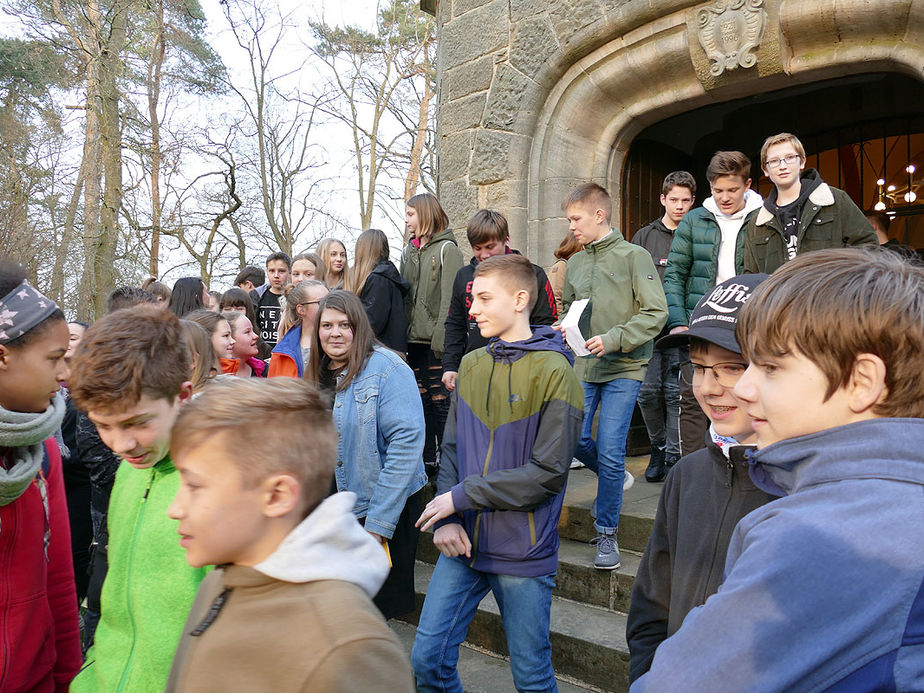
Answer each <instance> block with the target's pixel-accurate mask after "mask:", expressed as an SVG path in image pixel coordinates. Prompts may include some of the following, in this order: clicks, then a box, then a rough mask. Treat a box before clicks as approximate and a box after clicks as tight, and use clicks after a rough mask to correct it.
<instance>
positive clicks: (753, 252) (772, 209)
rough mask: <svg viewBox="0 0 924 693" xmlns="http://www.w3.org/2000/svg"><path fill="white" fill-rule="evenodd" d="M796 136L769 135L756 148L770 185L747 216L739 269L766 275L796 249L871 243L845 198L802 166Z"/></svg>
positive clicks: (801, 151)
mask: <svg viewBox="0 0 924 693" xmlns="http://www.w3.org/2000/svg"><path fill="white" fill-rule="evenodd" d="M805 163H806V157H805V147H803V146H802V142H800V141H799V138H798V137H796V136H795V135H793V134H791V133H788V132H781V133H779V134H777V135H771V136H770V137H768V138H767V139H766V140H765V141H764V144H763V146H762V147H761V148H760V168H761V169H762V170H763V172H764V174H765V175H766V176H767V178H769V179H770V180H771V182H772V183H773V190H771V191H770V194H769V195H767V199H766V200H764V202H763V205H762V206H761V208H760V211H759V212H758V213H757V214H756V215H755V216H753V217H750V218H749V219H748V224H747V229H746V231H745V234H744V236H745V243H744V260H743V262H744V271H745V272H767V273H771V272H773V271H774V270H776V268H777V267H779V266H780V265H782V264H783V263H784V262H788V261H789V260H792V259H793V258H794V257H795V256H796V255H798V254H800V253H806V252H808V251H810V250H822V249H824V248H842V247H844V246H850V245H873V246H874V245H876V243H877V241H876V234H875V232H874V231H873V228H872V226H871V225H870V223H869V221H868V220H867V219H866V217H865V216H864V214H863V212H861V211H860V208H859V207H857V206H856V205H855V204H854V202H853V200H851V199H850V196H849V195H848V194H847V193H845V192H844V191H843V190H839V189H837V188H835V187H832V186H830V185H828V184H827V183H825V182H824V181H823V180H822V179H821V176H819V175H818V171H816V170H815V169H813V168H809V169H806V168H805Z"/></svg>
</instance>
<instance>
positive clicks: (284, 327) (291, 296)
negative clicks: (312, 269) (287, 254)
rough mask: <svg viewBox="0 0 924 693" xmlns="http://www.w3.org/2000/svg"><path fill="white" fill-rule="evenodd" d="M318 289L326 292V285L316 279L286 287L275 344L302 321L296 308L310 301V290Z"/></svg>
mask: <svg viewBox="0 0 924 693" xmlns="http://www.w3.org/2000/svg"><path fill="white" fill-rule="evenodd" d="M293 262H294V260H293ZM319 287H320V288H322V289H324V291H327V290H328V288H327V284H325V283H324V282H322V281H320V280H318V279H302V281H300V282H299V283H298V284H295V285H290V286H288V287H286V309H285V311H283V314H282V318H281V319H280V320H279V332H278V333H277V334H276V341H277V342H278V341H279V340H280V339H282V338H283V337H285V336H286V332H288V331H289V330H291V329H292V328H293V327H295V326H296V325H297V324H299V323H300V322H301V321H302V318H301V316H300V315H299V314H298V306H299V304H302V303H307V302H308V301H309V300H310V299H311V290H312V289H315V288H319Z"/></svg>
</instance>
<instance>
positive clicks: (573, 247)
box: [555, 231, 584, 260]
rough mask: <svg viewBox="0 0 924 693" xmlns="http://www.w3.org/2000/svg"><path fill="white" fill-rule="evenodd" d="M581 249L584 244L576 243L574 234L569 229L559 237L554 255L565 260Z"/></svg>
mask: <svg viewBox="0 0 924 693" xmlns="http://www.w3.org/2000/svg"><path fill="white" fill-rule="evenodd" d="M582 250H584V246H582V245H581V244H580V243H578V242H577V239H576V238H575V237H574V234H573V233H571V232H570V231H569V232H568V233H566V234H565V237H564V238H562V239H561V243H559V244H558V247H557V248H556V249H555V257H557V258H558V259H559V260H567V259H568V258H570V257H571V256H572V255H574V254H575V253H579V252H581V251H582Z"/></svg>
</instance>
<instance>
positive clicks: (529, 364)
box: [411, 251, 644, 693]
mask: <svg viewBox="0 0 924 693" xmlns="http://www.w3.org/2000/svg"><path fill="white" fill-rule="evenodd" d="M641 252H644V251H641ZM536 288H537V287H536V273H535V271H534V270H533V266H532V264H531V263H530V262H529V260H527V259H526V258H524V257H522V256H520V255H501V256H497V257H490V258H487V259H486V260H484V261H483V262H480V263H479V264H478V267H477V268H476V270H475V278H474V281H473V284H472V306H471V308H470V309H469V313H470V314H471V316H472V317H473V318H475V320H476V321H477V323H478V327H479V329H480V330H481V336H482V337H484V338H486V339H490V340H491V341H490V342H489V343H488V346H487V347H482V348H481V349H477V350H475V351H473V352H471V353H469V354H467V355H466V356H465V357H463V359H462V363H461V365H460V367H459V379H458V383H457V386H456V389H455V391H454V392H453V397H452V402H451V405H450V410H449V418H448V419H447V420H446V431H445V433H444V436H443V447H442V463H441V465H440V473H439V478H438V481H437V493H438V495H437V497H436V498H434V499H433V500H432V501H431V502H430V503H429V504H427V507H426V508H425V509H424V512H423V514H422V515H421V516H420V519H419V520H418V521H417V524H418V526H420V525H423V527H422V529H428V528H429V527H431V526H435V527H436V531H435V532H434V534H433V543H434V544H435V545H436V546H437V548H439V549H440V551H441V552H442V555H441V556H440V557H439V560H438V561H437V563H436V568H435V569H434V571H433V577H432V578H431V580H430V585H429V587H428V588H427V597H426V599H425V600H424V605H423V610H422V611H421V614H420V622H419V624H418V626H417V637H416V639H415V641H414V650H413V653H412V655H411V659H412V662H413V665H414V673H415V674H416V676H417V690H418V692H419V693H428V692H435V691H439V692H440V693H446V692H450V691H451V692H452V693H461V691H462V683H461V681H460V680H459V674H458V672H457V671H456V664H457V662H458V659H459V645H460V644H461V643H462V641H463V640H464V639H465V634H466V632H467V631H468V626H469V623H470V622H471V620H472V618H473V617H474V616H475V610H476V609H477V607H478V604H479V603H480V602H481V600H482V598H483V597H484V596H485V595H486V594H487V593H488V591H492V592H494V594H495V596H496V598H497V603H498V605H499V607H500V612H501V619H502V620H503V622H504V630H505V632H506V634H507V647H508V648H509V650H510V667H511V669H512V671H513V681H514V684H515V685H516V688H517V690H521V691H527V690H529V691H556V690H557V686H556V683H555V672H554V671H553V669H552V646H551V643H550V641H549V618H550V609H551V603H552V589H553V587H554V585H555V573H556V571H557V569H558V520H559V516H560V515H561V507H562V501H563V499H564V495H565V482H566V481H567V478H568V468H569V465H570V463H571V456H572V454H573V453H574V449H575V447H576V445H577V442H578V438H579V435H580V431H581V401H582V400H581V388H580V385H579V384H578V380H577V378H576V377H575V375H574V372H573V370H572V368H571V362H570V358H569V352H568V351H567V349H566V348H565V345H564V343H563V342H562V339H561V337H560V335H559V334H558V333H557V332H556V331H555V330H553V329H552V328H551V327H536V328H535V329H533V328H531V327H530V324H529V314H530V310H531V309H532V307H533V304H534V302H535V301H536V298H537V297H536Z"/></svg>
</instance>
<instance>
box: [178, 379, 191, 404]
mask: <svg viewBox="0 0 924 693" xmlns="http://www.w3.org/2000/svg"><path fill="white" fill-rule="evenodd" d="M192 394H193V390H192V382H191V381H189V380H187V381H186V382H185V383H183V384H182V385H180V393H179V394H178V395H177V404H186V403H187V402H189V401H190V400H192Z"/></svg>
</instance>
